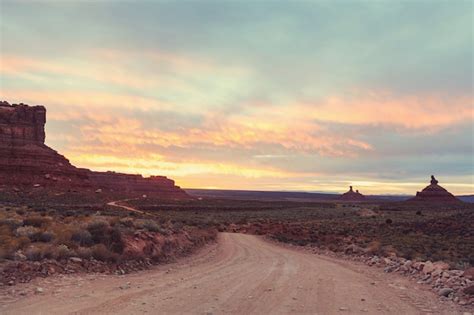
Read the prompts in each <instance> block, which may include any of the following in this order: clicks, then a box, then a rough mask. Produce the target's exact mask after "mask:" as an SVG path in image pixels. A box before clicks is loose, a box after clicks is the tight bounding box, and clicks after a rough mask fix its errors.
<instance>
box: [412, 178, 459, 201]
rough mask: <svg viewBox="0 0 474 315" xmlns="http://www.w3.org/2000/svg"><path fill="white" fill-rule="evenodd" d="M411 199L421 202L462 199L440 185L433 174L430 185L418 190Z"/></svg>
mask: <svg viewBox="0 0 474 315" xmlns="http://www.w3.org/2000/svg"><path fill="white" fill-rule="evenodd" d="M409 201H420V202H438V203H457V202H461V200H459V199H457V198H456V197H454V195H453V194H451V193H450V192H448V191H447V190H446V189H444V188H443V187H441V186H440V185H438V181H437V180H436V178H435V177H434V176H433V175H431V182H430V185H428V186H426V187H425V188H424V189H423V190H422V191H418V192H417V193H416V196H415V197H414V198H412V199H410V200H409Z"/></svg>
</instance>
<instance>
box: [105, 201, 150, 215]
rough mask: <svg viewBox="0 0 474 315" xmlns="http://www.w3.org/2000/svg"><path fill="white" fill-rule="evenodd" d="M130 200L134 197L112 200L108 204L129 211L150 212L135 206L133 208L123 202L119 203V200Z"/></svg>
mask: <svg viewBox="0 0 474 315" xmlns="http://www.w3.org/2000/svg"><path fill="white" fill-rule="evenodd" d="M129 200H133V199H124V200H116V201H111V202H108V203H107V205H108V206H111V207H117V208H121V209H123V210H127V211H132V212H137V213H141V214H148V213H146V212H144V211H141V210H138V209H135V208H133V207H129V206H125V205H121V204H120V203H119V202H124V201H129Z"/></svg>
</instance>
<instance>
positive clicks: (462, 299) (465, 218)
mask: <svg viewBox="0 0 474 315" xmlns="http://www.w3.org/2000/svg"><path fill="white" fill-rule="evenodd" d="M119 197H120V198H122V199H117V198H119ZM30 198H31V199H29V200H28V203H29V204H30V205H29V206H28V207H25V206H19V204H20V202H19V200H16V199H15V198H11V199H9V201H8V202H6V204H5V205H3V207H2V208H1V211H0V214H1V221H0V223H1V225H2V226H3V227H2V233H3V234H2V238H1V241H2V242H3V244H10V245H9V246H10V247H5V246H4V248H5V249H9V250H10V252H7V251H5V250H4V251H3V254H2V255H3V256H2V263H1V267H2V268H1V270H2V274H1V278H2V279H1V280H2V281H0V282H2V286H1V287H0V301H1V303H0V304H1V308H0V312H1V313H5V314H27V313H30V314H31V313H33V314H67V313H74V314H103V313H110V314H112V313H113V314H143V313H157V312H160V313H167V314H190V313H192V314H226V313H227V314H270V313H271V314H284V313H295V314H341V313H347V314H400V313H402V314H470V313H471V312H472V297H470V296H469V295H468V294H465V293H463V290H464V289H465V288H466V287H469V286H470V285H472V280H469V279H472V277H471V278H467V276H462V274H463V272H466V271H463V269H465V270H467V269H469V268H468V267H466V266H469V265H470V264H471V263H472V256H471V254H472V251H471V249H472V246H473V242H472V231H471V230H470V228H469V226H470V223H469V221H470V219H469V218H470V217H471V216H472V209H471V206H470V205H462V206H455V207H453V208H450V209H448V208H446V209H444V211H433V209H431V208H423V209H422V208H420V207H416V208H413V207H412V206H404V204H403V203H383V204H373V203H357V204H351V203H342V204H340V203H331V202H314V201H313V202H295V201H256V200H228V199H212V198H209V199H194V200H186V201H180V200H174V201H173V200H159V199H153V198H142V197H134V198H123V196H105V195H100V194H93V195H80V194H77V195H76V196H75V197H71V196H70V197H65V196H59V197H58V198H57V199H56V200H55V199H54V198H52V197H51V196H49V197H45V196H43V195H37V196H30ZM112 198H114V199H112ZM66 209H74V210H66ZM30 229H31V230H34V234H21V236H17V235H20V234H18V231H21V232H23V230H26V231H29V230H30ZM8 231H12V232H8ZM213 231H214V232H213ZM217 232H218V233H217ZM25 235H27V236H25ZM45 235H50V237H45ZM78 235H79V236H80V237H79V238H78ZM455 235H457V236H458V237H455ZM429 239H431V242H429V241H427V240H429ZM65 244H67V245H66V248H67V251H64V247H65ZM446 246H448V250H446V248H445V247H446ZM428 259H431V260H432V261H438V262H437V263H436V264H431V262H429V261H428V262H427V260H428ZM440 260H443V261H444V262H442V263H441V262H440ZM420 266H421V267H420ZM405 267H406V268H405ZM404 268H405V269H404ZM427 268H431V270H428V271H427ZM437 268H438V269H437ZM447 286H449V288H448V289H450V290H451V288H453V289H452V291H449V292H448V293H447V294H444V293H443V294H440V293H439V292H440V290H446V289H447V288H446V287H447Z"/></svg>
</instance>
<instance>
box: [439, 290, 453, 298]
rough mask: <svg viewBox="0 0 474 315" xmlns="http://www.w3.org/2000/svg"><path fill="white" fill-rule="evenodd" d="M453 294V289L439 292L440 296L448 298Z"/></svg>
mask: <svg viewBox="0 0 474 315" xmlns="http://www.w3.org/2000/svg"><path fill="white" fill-rule="evenodd" d="M451 293H453V289H451V288H442V289H441V290H439V291H438V294H439V295H440V296H446V297H447V296H448V295H450V294H451Z"/></svg>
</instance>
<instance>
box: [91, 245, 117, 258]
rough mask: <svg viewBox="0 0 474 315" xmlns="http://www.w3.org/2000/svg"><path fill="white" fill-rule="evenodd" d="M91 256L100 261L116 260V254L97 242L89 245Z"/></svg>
mask: <svg viewBox="0 0 474 315" xmlns="http://www.w3.org/2000/svg"><path fill="white" fill-rule="evenodd" d="M91 251H92V257H94V259H97V260H100V261H112V262H114V261H117V260H118V255H117V254H115V253H112V252H111V251H110V250H108V249H107V247H106V246H105V245H104V244H97V245H94V246H92V247H91Z"/></svg>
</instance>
